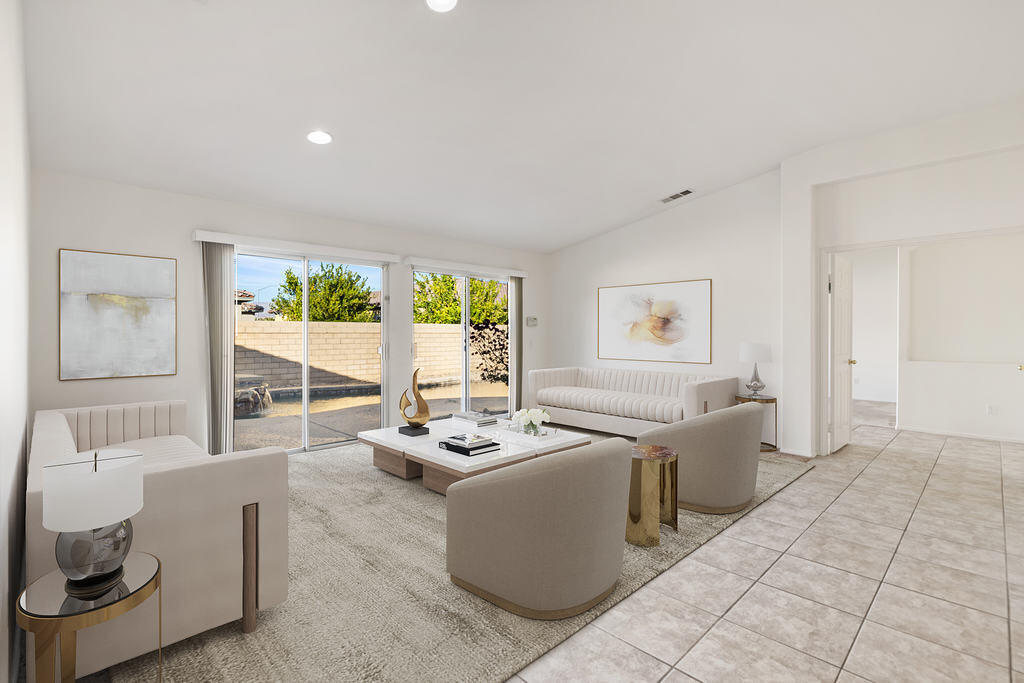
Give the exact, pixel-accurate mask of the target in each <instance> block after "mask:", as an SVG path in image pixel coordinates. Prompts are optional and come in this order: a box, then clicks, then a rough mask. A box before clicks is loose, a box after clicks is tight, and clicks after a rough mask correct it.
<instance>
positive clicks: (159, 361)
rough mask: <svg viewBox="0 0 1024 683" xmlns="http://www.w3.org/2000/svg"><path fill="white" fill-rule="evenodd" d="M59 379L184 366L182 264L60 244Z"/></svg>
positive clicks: (166, 370) (150, 373) (146, 372)
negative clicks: (180, 347)
mask: <svg viewBox="0 0 1024 683" xmlns="http://www.w3.org/2000/svg"><path fill="white" fill-rule="evenodd" d="M59 265H60V300H59V307H58V308H59V313H58V316H59V336H60V379H61V380H72V379H99V378H106V377H146V376H154V375H173V374H175V373H177V371H178V341H177V332H178V311H177V297H178V283H177V279H178V261H177V259H173V258H162V257H157V256H133V255H130V254H111V253H106V252H97V251H79V250H77V249H61V250H60V254H59Z"/></svg>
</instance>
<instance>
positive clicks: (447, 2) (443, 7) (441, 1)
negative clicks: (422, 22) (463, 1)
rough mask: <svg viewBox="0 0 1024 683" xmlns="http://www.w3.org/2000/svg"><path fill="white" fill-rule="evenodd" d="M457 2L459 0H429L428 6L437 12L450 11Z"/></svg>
mask: <svg viewBox="0 0 1024 683" xmlns="http://www.w3.org/2000/svg"><path fill="white" fill-rule="evenodd" d="M457 4H459V0H427V7H429V8H430V9H432V10H434V11H435V12H450V11H452V10H453V9H455V5H457Z"/></svg>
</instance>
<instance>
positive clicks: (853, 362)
mask: <svg viewBox="0 0 1024 683" xmlns="http://www.w3.org/2000/svg"><path fill="white" fill-rule="evenodd" d="M846 362H847V363H849V364H850V365H856V364H857V361H855V360H854V359H852V358H851V359H850V360H848V361H846Z"/></svg>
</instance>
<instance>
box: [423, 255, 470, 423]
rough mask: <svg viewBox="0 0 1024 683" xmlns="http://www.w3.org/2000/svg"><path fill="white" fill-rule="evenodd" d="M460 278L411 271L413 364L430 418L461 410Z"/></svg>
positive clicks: (462, 343) (462, 336) (461, 310)
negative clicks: (418, 372)
mask: <svg viewBox="0 0 1024 683" xmlns="http://www.w3.org/2000/svg"><path fill="white" fill-rule="evenodd" d="M463 280H464V278H459V277H455V276H454V275H447V274H445V273H413V287H414V290H413V319H412V321H413V326H412V339H413V347H414V348H415V350H416V351H415V354H414V358H413V367H414V368H419V369H420V374H419V385H420V392H421V393H422V394H423V398H425V399H427V404H428V405H429V406H430V419H432V420H437V419H440V418H444V417H449V416H450V415H451V414H452V413H457V412H459V411H461V410H463V404H462V395H463V381H462V380H463V374H464V372H463V361H462V359H463V355H464V352H463V349H464V348H465V344H466V341H465V327H464V325H463V314H464V311H463V306H462V295H461V289H462V286H463V284H464V282H463Z"/></svg>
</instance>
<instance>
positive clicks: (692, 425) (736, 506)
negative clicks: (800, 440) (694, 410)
mask: <svg viewBox="0 0 1024 683" xmlns="http://www.w3.org/2000/svg"><path fill="white" fill-rule="evenodd" d="M763 410H764V409H763V407H762V406H760V405H758V404H757V403H744V404H743V405H738V406H733V407H731V408H725V409H723V410H716V411H714V412H712V413H708V414H707V415H698V416H697V417H694V418H688V419H686V420H683V421H682V422H676V423H674V424H671V425H666V426H664V427H656V428H655V429H650V430H648V431H646V432H644V433H643V434H641V435H640V436H639V437H637V443H640V444H656V445H658V446H668V447H669V448H673V449H675V450H676V452H677V453H679V489H678V490H679V506H680V507H683V508H686V509H687V510H694V511H696V512H709V513H712V514H722V515H724V514H727V513H730V512H737V511H739V510H742V509H743V508H745V507H746V506H747V505H748V504H749V503H750V500H751V498H753V497H754V487H755V486H756V485H757V464H758V457H759V456H760V452H761V428H762V424H763V420H764V417H763Z"/></svg>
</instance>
